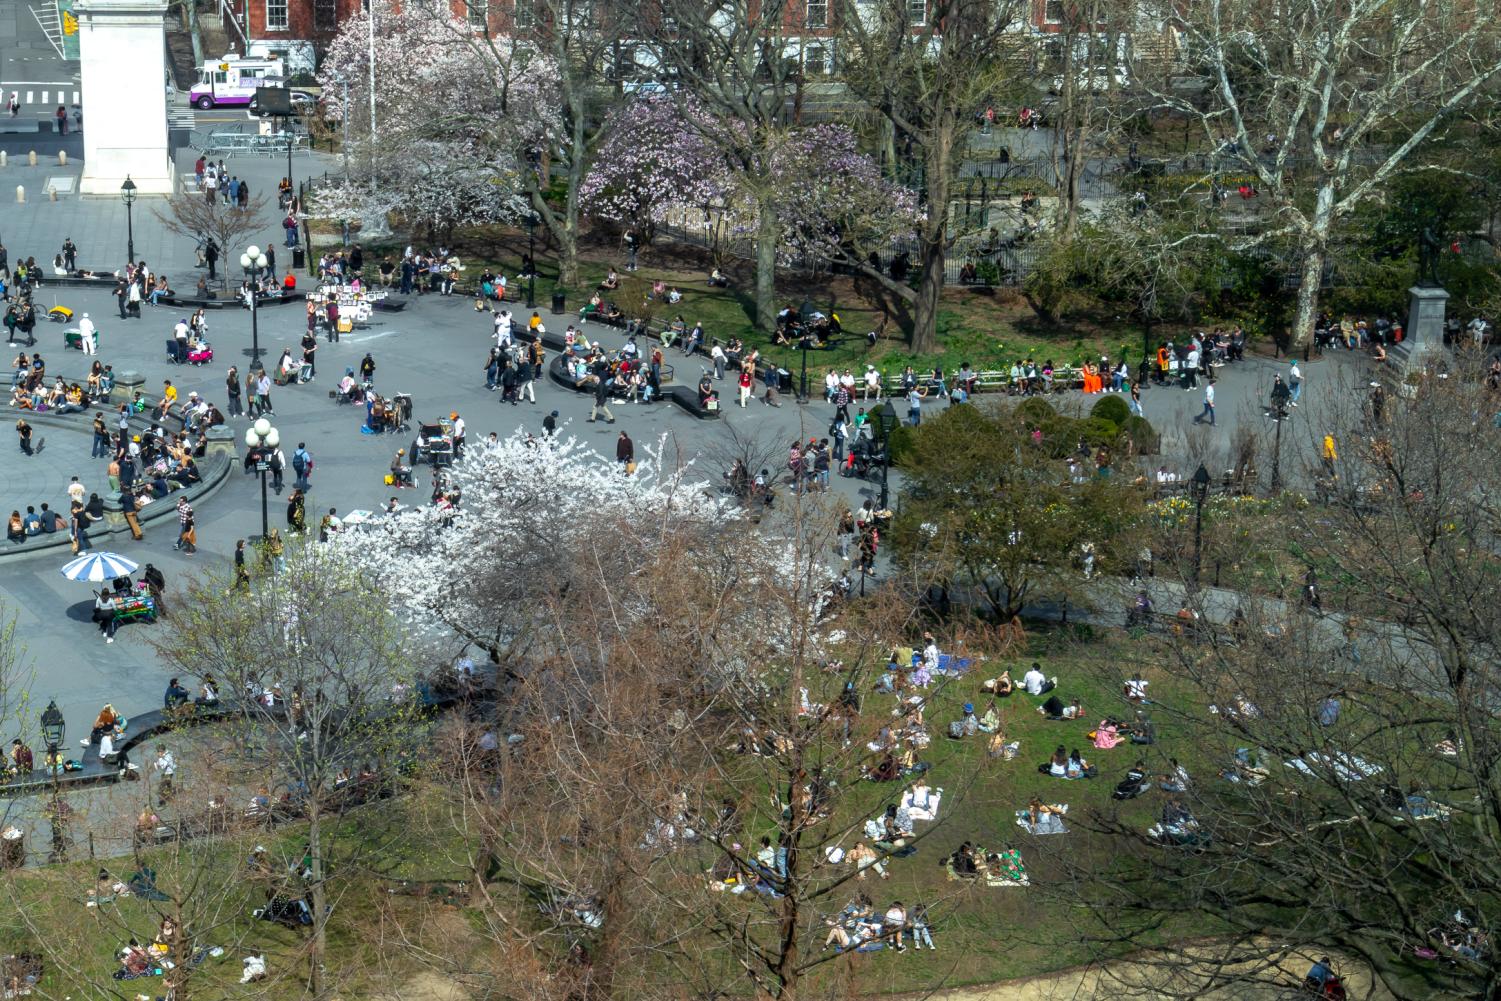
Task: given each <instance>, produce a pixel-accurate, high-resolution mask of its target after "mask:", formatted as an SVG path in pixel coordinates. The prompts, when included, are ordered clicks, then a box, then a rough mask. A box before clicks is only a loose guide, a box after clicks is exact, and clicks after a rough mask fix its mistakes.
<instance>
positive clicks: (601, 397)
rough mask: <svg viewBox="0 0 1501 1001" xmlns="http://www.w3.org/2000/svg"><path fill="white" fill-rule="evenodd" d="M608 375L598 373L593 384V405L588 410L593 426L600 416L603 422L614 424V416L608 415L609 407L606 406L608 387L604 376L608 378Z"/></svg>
mask: <svg viewBox="0 0 1501 1001" xmlns="http://www.w3.org/2000/svg"><path fill="white" fill-rule="evenodd" d="M601 367H603V366H601ZM608 374H609V373H608V372H600V373H597V374H596V378H595V382H594V405H593V406H591V407H590V408H589V423H590V424H593V423H594V420H595V418H596V417H598V416H599V415H600V414H604V415H605V421H606V422H607V423H610V424H614V423H615V415H614V414H612V413H610V407H609V405H608V401H609V399H610V386H609V383H608V382H607V381H606V376H608Z"/></svg>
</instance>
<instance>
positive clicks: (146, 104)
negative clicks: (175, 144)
mask: <svg viewBox="0 0 1501 1001" xmlns="http://www.w3.org/2000/svg"><path fill="white" fill-rule="evenodd" d="M73 11H74V13H75V14H76V15H77V17H78V44H79V55H80V59H79V67H80V72H81V75H82V86H81V88H80V89H81V90H82V91H83V95H82V97H83V110H84V114H85V115H87V116H88V128H86V129H84V130H83V179H82V180H81V182H80V183H79V187H78V190H79V191H80V192H81V193H82V194H85V195H108V196H110V197H114V198H118V197H119V196H120V185H121V184H122V183H124V181H125V177H126V175H127V174H128V175H130V179H131V180H132V181H134V182H135V185H136V190H137V192H138V193H139V194H142V195H169V194H171V193H172V189H173V181H174V171H173V167H172V160H171V157H169V156H168V155H167V36H166V13H167V2H166V0H74V4H73Z"/></svg>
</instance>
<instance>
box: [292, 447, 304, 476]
mask: <svg viewBox="0 0 1501 1001" xmlns="http://www.w3.org/2000/svg"><path fill="white" fill-rule="evenodd" d="M307 466H308V454H307V453H306V452H304V451H303V450H302V449H300V448H299V449H298V450H297V451H295V452H293V453H292V468H293V469H295V470H297V471H298V472H299V473H300V472H302V471H303V470H305V469H307Z"/></svg>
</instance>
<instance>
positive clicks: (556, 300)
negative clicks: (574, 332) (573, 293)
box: [552, 290, 568, 316]
mask: <svg viewBox="0 0 1501 1001" xmlns="http://www.w3.org/2000/svg"><path fill="white" fill-rule="evenodd" d="M567 311H568V300H567V297H566V296H564V295H563V293H562V291H561V290H559V291H557V292H554V293H553V294H552V315H553V316H562V315H563V314H564V313H566V312H567Z"/></svg>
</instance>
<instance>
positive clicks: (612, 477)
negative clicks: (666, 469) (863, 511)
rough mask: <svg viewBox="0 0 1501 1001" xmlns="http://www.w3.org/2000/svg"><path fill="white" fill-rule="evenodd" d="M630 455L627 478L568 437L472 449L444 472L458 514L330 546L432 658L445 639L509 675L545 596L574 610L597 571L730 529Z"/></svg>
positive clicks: (702, 497)
mask: <svg viewBox="0 0 1501 1001" xmlns="http://www.w3.org/2000/svg"><path fill="white" fill-rule="evenodd" d="M637 453H638V456H639V459H638V466H637V468H636V472H635V475H632V476H627V475H625V473H624V470H623V469H622V468H620V466H619V465H618V464H616V463H614V462H612V461H609V460H607V459H603V458H601V457H600V456H599V455H598V453H597V452H595V451H594V449H593V448H592V446H590V445H588V444H586V443H584V442H582V441H580V440H578V439H577V438H572V437H569V438H565V439H562V440H553V439H542V440H538V439H533V438H530V437H528V436H526V435H525V434H521V433H518V434H517V435H514V436H512V437H510V438H506V439H503V440H501V441H499V442H497V443H495V444H493V445H492V444H486V445H481V446H478V447H471V448H470V449H469V450H468V452H467V454H466V456H465V459H464V462H463V463H462V464H460V465H458V466H456V467H454V471H453V478H454V482H455V484H456V485H457V486H458V487H459V488H460V490H461V497H462V500H461V502H460V506H459V509H458V510H456V511H451V512H449V511H443V510H439V509H438V508H435V507H421V508H408V509H405V510H398V511H397V512H395V513H393V514H390V515H387V516H385V517H383V518H381V519H379V520H378V521H376V522H374V523H372V524H371V525H369V526H366V527H365V528H363V529H362V530H361V531H359V532H357V533H351V534H349V535H347V536H345V537H343V538H341V540H340V545H341V546H343V547H345V548H346V549H347V551H348V552H349V555H350V557H351V559H354V560H355V561H357V562H358V563H360V564H362V565H364V566H366V567H369V568H370V569H371V570H372V571H374V572H379V574H380V575H381V577H382V578H383V580H385V581H386V584H387V586H389V587H390V588H391V590H392V592H393V594H394V595H395V597H396V600H397V601H398V602H399V604H400V606H401V608H402V610H403V611H404V612H405V613H406V614H408V615H409V616H412V617H414V618H416V619H419V620H421V621H424V622H426V623H428V624H429V625H430V626H432V627H433V629H432V630H431V631H430V633H429V636H428V639H429V641H430V642H431V643H432V644H433V645H434V646H436V647H439V648H442V647H445V646H448V647H451V645H452V643H453V642H454V640H455V638H456V639H457V641H458V643H459V644H461V645H465V646H474V647H477V648H478V649H480V650H483V651H484V652H485V654H486V655H487V656H488V657H489V658H490V660H491V661H492V662H493V663H495V664H497V665H502V666H505V667H509V666H511V665H513V664H515V663H518V662H520V661H521V660H523V659H525V656H526V654H527V652H528V650H529V649H530V648H531V646H532V644H533V642H534V641H536V640H537V639H538V636H539V633H538V627H541V626H545V625H546V622H545V620H544V619H542V618H540V617H539V610H540V605H539V602H541V601H542V598H543V596H544V595H547V596H558V597H560V598H563V599H565V600H574V599H576V600H585V597H586V595H587V593H588V591H589V587H590V584H589V582H590V581H593V580H596V579H598V578H599V576H600V574H601V572H602V570H608V571H609V572H608V573H605V574H604V576H605V577H606V578H607V579H614V578H615V575H629V574H630V573H632V572H633V571H634V569H635V568H636V567H637V566H639V564H640V562H641V561H642V560H646V559H650V558H651V554H652V553H653V552H655V551H656V550H657V549H658V548H659V547H662V546H665V545H668V544H669V540H670V539H671V537H673V536H674V535H677V534H682V533H684V532H686V531H688V530H689V529H692V528H705V527H708V526H715V525H719V524H721V523H722V522H723V521H724V520H725V519H727V518H733V517H734V509H733V508H732V507H731V506H730V505H729V504H728V503H727V502H726V501H725V500H724V499H722V498H719V497H717V496H715V495H713V494H712V493H710V492H709V491H708V490H707V488H706V487H704V486H703V485H701V484H698V483H695V482H694V481H693V477H692V473H691V470H692V467H691V466H687V465H683V466H680V467H678V468H677V470H676V471H674V472H671V473H662V472H660V470H659V465H658V463H657V461H656V456H655V454H654V453H652V451H651V450H649V449H647V448H644V447H643V448H638V449H637ZM543 635H544V636H545V635H546V634H545V630H544V632H543ZM556 639H557V637H556V635H554V636H551V637H549V640H550V641H553V642H555V641H556Z"/></svg>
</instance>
